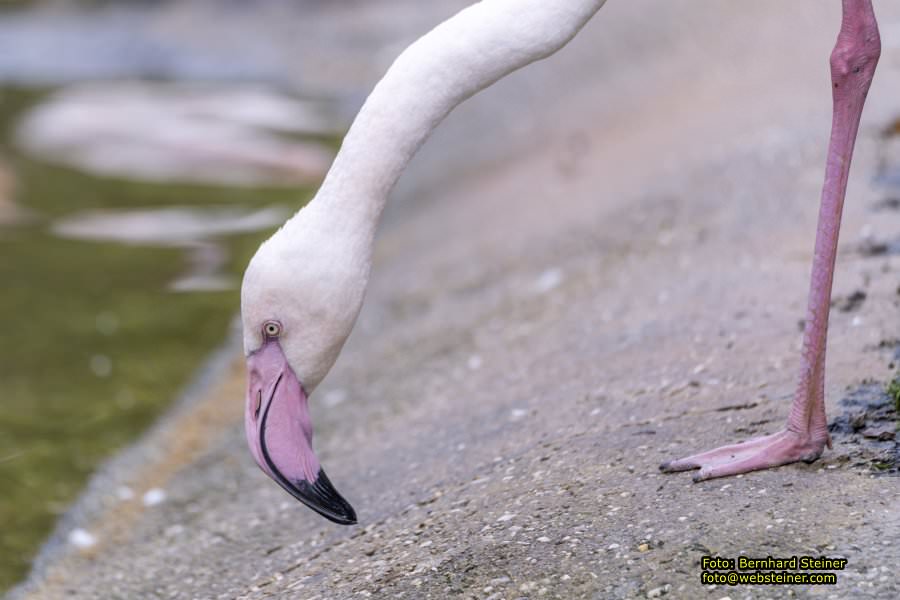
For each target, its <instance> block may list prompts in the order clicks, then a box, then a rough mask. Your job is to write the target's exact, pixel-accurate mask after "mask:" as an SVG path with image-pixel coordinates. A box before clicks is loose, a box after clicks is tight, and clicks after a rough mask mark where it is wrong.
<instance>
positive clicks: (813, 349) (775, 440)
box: [660, 0, 881, 481]
mask: <svg viewBox="0 0 900 600" xmlns="http://www.w3.org/2000/svg"><path fill="white" fill-rule="evenodd" d="M842 10H843V19H842V22H841V30H840V33H839V34H838V38H837V43H836V44H835V47H834V50H833V51H832V53H831V82H832V90H831V91H832V98H833V102H834V107H833V113H832V122H831V138H830V140H829V144H828V158H827V162H826V165H825V183H824V185H823V188H822V201H821V206H820V209H819V221H818V227H817V229H816V246H815V254H814V256H813V265H812V277H811V282H810V289H809V304H808V308H807V314H806V325H805V329H804V335H803V356H802V361H801V362H802V367H801V372H800V380H799V382H798V385H797V389H796V393H795V394H794V400H793V403H792V405H791V412H790V416H789V417H788V420H787V424H786V426H785V428H784V429H783V430H782V431H780V432H778V433H775V434H772V435H768V436H764V437H759V438H754V439H751V440H748V441H745V442H742V443H739V444H732V445H728V446H722V447H720V448H716V449H714V450H710V451H707V452H702V453H700V454H695V455H692V456H688V457H687V458H682V459H679V460H673V461H669V462H665V463H663V464H662V465H660V469H661V470H662V471H663V472H666V473H672V472H676V471H686V470H691V469H699V471H698V472H697V473H696V474H695V475H694V481H703V480H705V479H712V478H715V477H724V476H727V475H736V474H739V473H747V472H749V471H756V470H759V469H767V468H770V467H777V466H779V465H784V464H788V463H792V462H796V461H799V460H802V461H806V462H812V461H814V460H816V459H817V458H819V456H820V455H821V454H822V452H823V451H824V449H825V446H828V447H829V448H830V447H831V438H830V437H829V435H828V423H827V420H826V417H825V345H826V339H827V336H828V310H829V307H830V303H831V287H832V281H833V278H834V263H835V257H836V255H837V243H838V233H839V231H840V226H841V211H842V209H843V206H844V195H845V193H846V190H847V178H848V176H849V174H850V160H851V158H852V156H853V145H854V143H855V142H856V135H857V132H858V130H859V121H860V117H861V115H862V110H863V105H864V104H865V101H866V94H867V93H868V91H869V86H870V85H871V83H872V77H873V76H874V74H875V66H876V64H877V63H878V58H879V56H880V55H881V40H880V37H879V34H878V24H877V22H876V21H875V13H874V11H873V10H872V2H871V0H842Z"/></svg>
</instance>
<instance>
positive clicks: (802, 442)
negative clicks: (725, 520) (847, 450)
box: [659, 429, 831, 482]
mask: <svg viewBox="0 0 900 600" xmlns="http://www.w3.org/2000/svg"><path fill="white" fill-rule="evenodd" d="M826 445H827V446H828V447H829V448H830V447H831V440H830V439H829V438H828V434H827V433H826V434H825V436H824V437H819V438H816V439H813V438H811V437H810V436H807V435H802V434H799V433H797V432H795V431H792V430H790V429H784V430H782V431H779V432H778V433H773V434H772V435H766V436H762V437H757V438H753V439H750V440H747V441H744V442H740V443H737V444H730V445H728V446H721V447H719V448H716V449H714V450H709V451H707V452H701V453H699V454H694V455H691V456H688V457H686V458H681V459H678V460H672V461H668V462H664V463H663V464H661V465H659V469H660V471H662V472H663V473H676V472H678V471H690V470H693V469H699V471H697V473H695V474H694V477H693V479H694V481H695V482H697V481H705V480H707V479H715V478H716V477H728V476H729V475H738V474H740V473H749V472H750V471H758V470H760V469H769V468H772V467H779V466H781V465H786V464H790V463H793V462H797V461H801V460H802V461H803V462H805V463H811V462H815V461H816V460H817V459H818V458H819V457H820V456H821V455H822V451H823V450H824V449H825V446H826Z"/></svg>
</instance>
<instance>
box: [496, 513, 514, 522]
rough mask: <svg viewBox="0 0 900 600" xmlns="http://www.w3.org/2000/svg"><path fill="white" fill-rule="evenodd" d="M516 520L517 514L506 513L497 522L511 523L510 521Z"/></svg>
mask: <svg viewBox="0 0 900 600" xmlns="http://www.w3.org/2000/svg"><path fill="white" fill-rule="evenodd" d="M514 518H516V514H515V513H505V514H504V515H502V516H501V517H500V518H498V519H497V521H498V522H499V523H505V522H506V521H509V520H511V519H514Z"/></svg>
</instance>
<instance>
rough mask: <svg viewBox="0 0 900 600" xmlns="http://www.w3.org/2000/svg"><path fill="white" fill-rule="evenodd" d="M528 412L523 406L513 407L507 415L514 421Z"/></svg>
mask: <svg viewBox="0 0 900 600" xmlns="http://www.w3.org/2000/svg"><path fill="white" fill-rule="evenodd" d="M527 414H528V411H527V410H525V409H524V408H514V409H512V411H510V413H509V416H510V417H512V419H513V420H514V421H518V420H519V419H521V418H522V417H524V416H525V415H527Z"/></svg>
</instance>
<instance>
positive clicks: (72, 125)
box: [0, 83, 337, 591]
mask: <svg viewBox="0 0 900 600" xmlns="http://www.w3.org/2000/svg"><path fill="white" fill-rule="evenodd" d="M212 89H213V88H212V87H211V86H203V88H202V89H201V88H195V87H190V88H187V87H181V86H174V85H172V84H160V85H155V84H154V85H150V84H136V83H127V84H121V85H113V84H108V85H102V86H100V85H92V86H89V87H84V86H76V87H73V88H69V89H61V90H53V91H50V92H47V91H35V90H22V89H15V90H13V89H0V281H3V282H4V290H3V294H0V336H2V340H0V381H2V382H3V385H4V393H3V394H2V395H0V487H2V490H3V493H2V494H0V523H2V524H3V526H2V527H0V556H2V557H4V560H2V561H0V591H2V590H3V589H4V588H6V587H8V586H10V585H12V584H13V583H15V582H16V581H17V580H19V579H21V578H22V577H23V576H24V575H25V574H26V572H27V569H28V567H29V563H30V559H31V557H32V556H33V554H34V552H35V551H36V550H37V548H38V546H39V545H40V543H41V542H42V540H43V539H44V538H45V537H46V536H47V534H48V533H49V532H50V530H51V528H52V527H53V525H54V522H55V520H56V518H57V517H58V515H59V514H61V513H62V512H63V511H65V510H66V508H67V507H68V506H69V504H70V503H71V502H72V500H74V499H75V498H76V496H77V494H78V493H79V491H80V490H81V488H82V486H83V485H84V483H85V481H86V479H87V478H88V477H89V476H90V474H91V473H92V472H94V470H95V469H96V468H97V466H98V465H99V464H100V463H102V461H104V460H105V459H106V458H108V457H109V456H110V454H111V453H112V452H113V451H114V450H116V449H118V448H121V447H122V446H124V445H126V444H128V443H129V442H131V441H132V440H133V439H134V438H135V437H136V436H137V435H139V434H140V433H141V432H142V431H144V430H145V428H146V427H147V426H148V425H149V424H150V423H152V422H153V421H154V420H155V419H156V418H157V417H158V416H159V414H160V413H161V411H163V410H164V409H165V408H166V407H167V406H168V405H169V404H170V403H171V402H172V400H173V399H174V398H176V397H177V395H178V393H179V392H180V391H181V390H182V389H183V388H184V386H185V385H186V383H187V382H188V381H189V380H190V378H191V377H192V375H193V374H194V372H195V370H196V369H197V367H198V366H199V365H200V364H201V362H202V361H203V360H204V358H205V357H206V356H207V355H208V353H209V352H210V351H211V350H212V349H214V348H215V347H216V346H218V345H219V344H221V343H222V342H223V340H224V339H225V336H226V333H227V330H228V324H229V323H230V322H231V321H232V319H233V317H234V315H235V314H236V312H237V309H238V303H239V298H238V290H237V286H238V283H239V281H240V275H241V273H242V272H243V269H244V266H245V265H246V263H247V261H248V260H249V258H250V256H251V255H252V253H253V252H254V251H255V249H256V247H257V246H258V245H259V243H260V242H261V241H262V240H263V239H264V238H265V237H267V236H268V235H269V233H270V231H271V230H272V228H273V227H275V226H276V225H277V224H279V223H280V222H281V221H283V220H284V218H285V217H286V216H287V214H289V213H290V212H292V211H294V210H297V209H298V208H299V207H300V206H302V204H303V202H304V201H305V200H307V199H308V198H309V197H310V196H311V194H312V190H313V189H314V187H315V185H316V183H317V178H318V177H319V176H321V173H322V172H323V170H324V168H325V166H326V165H327V162H328V160H330V157H331V155H332V153H333V151H334V148H335V147H336V143H337V136H335V135H332V134H331V133H329V132H330V131H332V128H333V125H332V124H331V123H330V122H329V121H328V119H327V118H326V115H325V114H324V113H320V112H318V111H319V109H318V108H317V107H319V106H320V105H319V104H317V103H314V102H309V101H306V100H302V101H301V100H296V99H292V98H290V97H287V96H284V95H282V94H277V93H274V92H269V91H265V90H263V89H262V88H259V87H258V86H251V87H247V88H241V87H235V86H229V87H228V88H227V89H226V88H225V87H221V86H218V87H217V88H216V89H217V90H218V91H217V92H215V93H212V92H211V91H210V90H212ZM197 90H200V91H197ZM104 94H108V95H104ZM113 175H114V176H113ZM235 184H239V185H235ZM26 215H27V216H28V218H27V219H26V218H23V217H24V216H26ZM173 291H175V292H180V293H172V292H173ZM225 401H227V399H226V400H225ZM234 401H235V402H240V399H239V398H236V399H234ZM113 492H114V490H113V491H111V493H113ZM123 501H125V500H123ZM76 539H77V536H76Z"/></svg>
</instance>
